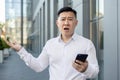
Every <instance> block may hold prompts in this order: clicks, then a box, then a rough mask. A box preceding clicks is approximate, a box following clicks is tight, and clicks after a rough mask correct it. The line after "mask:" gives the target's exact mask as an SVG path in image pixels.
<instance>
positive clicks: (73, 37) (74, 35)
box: [58, 33, 77, 42]
mask: <svg viewBox="0 0 120 80" xmlns="http://www.w3.org/2000/svg"><path fill="white" fill-rule="evenodd" d="M76 39H77V34H76V33H74V34H73V35H72V37H71V40H76ZM58 41H59V42H61V41H62V39H61V34H59V36H58Z"/></svg>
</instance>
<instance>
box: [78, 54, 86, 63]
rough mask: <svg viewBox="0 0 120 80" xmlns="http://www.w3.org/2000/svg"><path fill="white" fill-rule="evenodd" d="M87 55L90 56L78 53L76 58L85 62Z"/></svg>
mask: <svg viewBox="0 0 120 80" xmlns="http://www.w3.org/2000/svg"><path fill="white" fill-rule="evenodd" d="M87 57H88V54H78V55H77V56H76V60H79V61H82V62H85V61H86V59H87Z"/></svg>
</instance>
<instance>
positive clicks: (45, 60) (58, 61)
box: [18, 34, 99, 80]
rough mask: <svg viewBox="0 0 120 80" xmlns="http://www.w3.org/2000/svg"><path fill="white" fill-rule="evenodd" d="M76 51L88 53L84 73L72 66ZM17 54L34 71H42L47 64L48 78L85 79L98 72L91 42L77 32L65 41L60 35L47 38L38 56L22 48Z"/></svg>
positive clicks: (92, 76) (63, 79) (56, 79)
mask: <svg viewBox="0 0 120 80" xmlns="http://www.w3.org/2000/svg"><path fill="white" fill-rule="evenodd" d="M78 53H83V54H88V58H87V60H88V68H87V70H86V71H85V72H84V73H80V72H78V71H77V70H76V69H75V68H73V67H72V64H73V62H74V61H75V58H76V55H77V54H78ZM18 54H19V55H20V57H21V58H22V59H23V60H24V61H25V63H26V64H27V65H28V66H29V67H31V68H32V69H34V70H35V71H36V72H41V71H43V70H44V69H45V68H47V67H48V65H49V74H50V79H49V80H86V79H87V78H94V77H95V76H96V75H97V74H98V72H99V66H98V62H97V59H96V51H95V47H94V45H93V43H92V42H91V41H90V40H88V39H86V38H84V37H82V36H79V35H77V34H74V35H73V36H72V38H71V40H69V41H68V42H67V43H64V42H63V41H62V40H61V37H60V36H58V37H56V38H53V39H50V40H48V41H47V43H46V45H45V46H44V48H43V50H42V52H41V54H40V55H39V56H38V58H35V57H33V56H32V55H31V54H30V53H28V52H27V51H26V50H25V49H24V48H22V49H21V50H20V51H19V52H18Z"/></svg>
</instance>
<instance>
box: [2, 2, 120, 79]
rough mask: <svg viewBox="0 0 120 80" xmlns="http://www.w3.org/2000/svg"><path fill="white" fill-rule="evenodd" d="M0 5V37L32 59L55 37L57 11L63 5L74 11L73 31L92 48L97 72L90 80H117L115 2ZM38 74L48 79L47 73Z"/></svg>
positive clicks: (119, 39)
mask: <svg viewBox="0 0 120 80" xmlns="http://www.w3.org/2000/svg"><path fill="white" fill-rule="evenodd" d="M0 4H1V6H0V9H1V10H0V35H1V36H2V35H3V32H4V36H5V37H6V38H9V39H10V40H11V41H14V40H16V41H18V42H19V43H20V44H21V45H23V46H24V47H25V48H26V49H27V50H28V51H29V52H30V53H31V54H33V55H34V56H36V57H37V56H38V55H39V54H40V52H41V50H42V48H43V46H44V45H45V43H46V41H47V40H48V39H50V38H53V37H56V36H57V35H58V34H59V31H58V29H57V27H56V22H55V21H56V18H57V11H58V10H59V9H60V8H61V7H63V6H70V7H72V8H74V9H75V10H76V11H77V13H78V14H77V19H78V21H79V22H78V25H77V27H76V32H77V33H78V34H80V35H83V36H84V37H86V38H89V39H91V40H92V41H93V43H94V45H95V47H96V52H97V59H98V62H99V66H100V73H99V75H98V77H97V78H95V79H92V80H120V76H119V74H120V67H119V66H120V51H119V50H120V47H119V46H120V32H119V31H120V26H119V24H120V20H119V19H120V16H119V15H118V14H119V13H120V9H119V8H120V7H119V6H120V1H119V0H1V1H0ZM0 65H1V64H0ZM23 65H24V64H23ZM8 66H9V65H8ZM21 67H22V66H21ZM31 73H33V72H31ZM18 75H19V74H18ZM40 75H47V77H43V76H42V77H43V78H42V80H46V79H48V73H47V71H46V72H43V73H41V74H40ZM0 76H1V75H0ZM29 77H30V76H29ZM36 78H37V79H38V80H40V79H39V78H41V76H40V77H36ZM32 79H33V78H32ZM37 79H36V80H37ZM6 80H7V79H6ZM22 80H23V79H22Z"/></svg>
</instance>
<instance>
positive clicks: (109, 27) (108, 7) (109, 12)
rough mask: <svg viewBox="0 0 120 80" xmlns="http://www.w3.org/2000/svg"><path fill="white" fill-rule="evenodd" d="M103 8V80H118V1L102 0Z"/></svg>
mask: <svg viewBox="0 0 120 80" xmlns="http://www.w3.org/2000/svg"><path fill="white" fill-rule="evenodd" d="M108 2H109V4H108ZM104 6H105V8H104V9H105V10H104V11H105V12H104V15H105V16H104V80H119V78H118V77H119V72H118V71H119V66H118V64H119V62H118V60H119V59H118V54H119V52H118V46H119V45H118V0H114V1H113V0H104Z"/></svg>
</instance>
